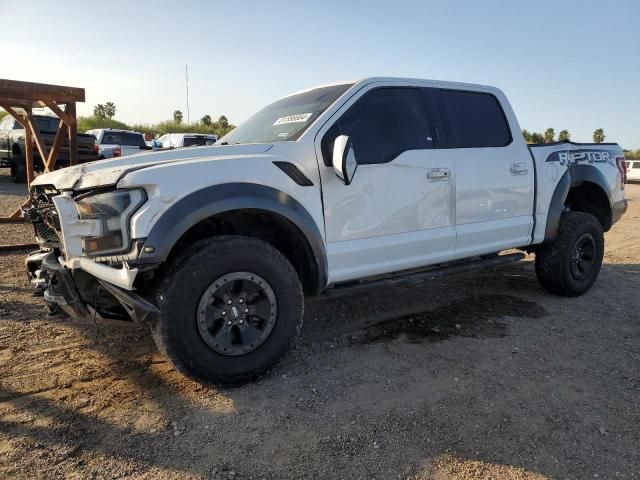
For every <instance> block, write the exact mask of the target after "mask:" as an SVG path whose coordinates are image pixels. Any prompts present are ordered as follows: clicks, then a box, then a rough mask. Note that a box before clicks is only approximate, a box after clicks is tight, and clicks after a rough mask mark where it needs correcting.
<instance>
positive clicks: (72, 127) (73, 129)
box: [67, 102, 78, 165]
mask: <svg viewBox="0 0 640 480" xmlns="http://www.w3.org/2000/svg"><path fill="white" fill-rule="evenodd" d="M67 113H68V114H69V116H70V117H71V118H73V119H74V121H73V122H71V123H70V124H67V130H68V131H69V132H68V133H69V165H77V163H78V125H77V123H76V121H75V118H76V104H75V102H69V103H67Z"/></svg>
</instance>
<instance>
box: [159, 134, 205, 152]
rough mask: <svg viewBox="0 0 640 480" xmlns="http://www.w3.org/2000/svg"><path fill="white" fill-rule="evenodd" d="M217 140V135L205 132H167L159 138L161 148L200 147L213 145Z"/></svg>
mask: <svg viewBox="0 0 640 480" xmlns="http://www.w3.org/2000/svg"><path fill="white" fill-rule="evenodd" d="M217 141H218V136H217V135H207V134H203V133H167V134H166V135H162V136H161V137H160V138H159V139H158V140H157V142H158V143H159V144H160V148H182V147H200V146H203V145H213V144H214V143H216V142H217Z"/></svg>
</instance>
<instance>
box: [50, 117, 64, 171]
mask: <svg viewBox="0 0 640 480" xmlns="http://www.w3.org/2000/svg"><path fill="white" fill-rule="evenodd" d="M66 131H68V126H67V125H65V124H64V123H63V122H59V123H58V129H57V130H56V136H55V138H54V139H53V144H52V145H51V150H49V156H48V157H47V160H46V163H45V165H44V168H45V169H46V171H51V170H53V167H54V166H55V164H56V160H57V158H58V152H59V151H60V146H61V145H62V141H63V140H64V134H65V132H66Z"/></svg>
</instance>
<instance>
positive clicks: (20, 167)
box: [0, 115, 98, 183]
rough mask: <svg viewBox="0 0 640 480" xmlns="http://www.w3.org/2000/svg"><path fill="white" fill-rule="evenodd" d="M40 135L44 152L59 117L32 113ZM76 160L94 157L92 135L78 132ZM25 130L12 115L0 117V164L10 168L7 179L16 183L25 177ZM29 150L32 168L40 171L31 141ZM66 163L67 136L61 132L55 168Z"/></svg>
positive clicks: (39, 161)
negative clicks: (61, 137)
mask: <svg viewBox="0 0 640 480" xmlns="http://www.w3.org/2000/svg"><path fill="white" fill-rule="evenodd" d="M34 118H35V121H36V125H37V126H38V130H39V131H40V136H41V137H42V140H43V141H44V144H45V147H46V148H47V151H48V150H49V149H50V148H51V145H52V144H53V140H54V138H55V134H56V130H57V129H58V123H59V120H58V119H57V118H56V117H49V116H45V115H34ZM77 138H78V162H80V163H85V162H91V161H93V160H97V159H98V152H97V150H96V148H95V140H96V139H95V137H94V136H93V135H88V134H85V133H78V134H77ZM24 144H25V131H24V127H23V126H22V125H20V124H19V123H18V122H17V121H16V120H15V119H14V118H13V117H11V116H9V115H7V116H6V117H4V118H3V119H2V120H0V167H5V168H10V169H11V179H12V180H13V181H14V182H16V183H24V182H26V180H27V168H26V164H25V161H24V152H25V145H24ZM31 148H32V149H33V158H34V167H35V170H36V172H40V171H43V169H44V166H43V162H42V161H41V159H40V152H39V151H38V149H37V147H36V146H35V144H33V145H32V146H31ZM68 165H69V139H68V138H67V136H66V135H65V138H64V141H63V142H62V145H61V147H60V150H59V152H58V158H57V160H56V167H64V166H68Z"/></svg>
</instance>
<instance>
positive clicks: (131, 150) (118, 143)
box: [86, 128, 151, 159]
mask: <svg viewBox="0 0 640 480" xmlns="http://www.w3.org/2000/svg"><path fill="white" fill-rule="evenodd" d="M86 133H89V134H91V135H93V136H94V137H96V151H97V153H98V155H99V156H100V158H101V159H105V158H113V157H126V156H128V155H134V154H136V153H140V151H141V150H151V147H150V146H148V145H147V142H145V141H144V135H142V133H140V132H135V131H133V130H119V129H116V128H96V129H95V130H88V131H87V132H86ZM116 152H117V153H116Z"/></svg>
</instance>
